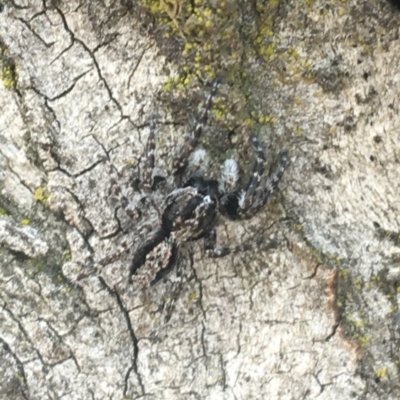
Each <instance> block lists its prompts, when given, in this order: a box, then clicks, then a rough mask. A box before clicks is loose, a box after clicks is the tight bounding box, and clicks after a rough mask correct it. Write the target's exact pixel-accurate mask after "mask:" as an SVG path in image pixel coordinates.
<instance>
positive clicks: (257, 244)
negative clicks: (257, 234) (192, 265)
mask: <svg viewBox="0 0 400 400" xmlns="http://www.w3.org/2000/svg"><path fill="white" fill-rule="evenodd" d="M277 244H278V243H277V242H276V241H275V240H269V241H267V242H266V241H265V240H264V239H258V240H255V241H252V242H245V243H242V244H238V245H235V246H231V247H228V246H217V245H216V243H215V247H214V248H208V249H207V247H206V254H207V256H208V257H212V258H218V257H224V256H227V255H229V254H237V253H241V252H243V251H249V250H254V249H261V250H269V249H274V248H276V247H277ZM210 245H211V242H208V243H207V244H206V246H210Z"/></svg>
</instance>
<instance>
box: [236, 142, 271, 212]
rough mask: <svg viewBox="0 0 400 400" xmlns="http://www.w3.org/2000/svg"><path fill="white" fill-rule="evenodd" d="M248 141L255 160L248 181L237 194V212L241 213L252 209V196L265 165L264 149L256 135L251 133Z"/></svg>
mask: <svg viewBox="0 0 400 400" xmlns="http://www.w3.org/2000/svg"><path fill="white" fill-rule="evenodd" d="M250 141H251V144H252V145H253V149H254V154H255V162H254V166H253V170H252V171H251V176H250V179H249V182H248V183H247V185H246V186H245V188H244V189H242V191H241V192H240V194H239V199H238V200H239V204H238V205H239V210H238V212H239V213H240V214H242V215H245V214H246V213H248V212H249V211H250V210H251V209H252V205H253V203H254V197H255V195H256V193H257V189H258V187H259V184H260V181H261V177H262V175H263V174H264V165H265V155H264V149H263V148H262V145H261V142H260V140H259V139H258V137H257V136H255V135H251V136H250Z"/></svg>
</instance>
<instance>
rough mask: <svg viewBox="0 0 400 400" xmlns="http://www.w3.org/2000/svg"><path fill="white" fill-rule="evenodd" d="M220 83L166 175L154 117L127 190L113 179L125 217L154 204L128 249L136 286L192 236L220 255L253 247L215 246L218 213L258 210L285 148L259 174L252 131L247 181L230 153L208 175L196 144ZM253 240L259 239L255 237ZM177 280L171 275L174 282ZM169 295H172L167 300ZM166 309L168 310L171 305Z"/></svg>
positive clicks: (150, 279) (158, 272)
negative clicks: (158, 170) (159, 162)
mask: <svg viewBox="0 0 400 400" xmlns="http://www.w3.org/2000/svg"><path fill="white" fill-rule="evenodd" d="M219 86H220V80H216V81H215V82H214V84H213V88H212V90H211V92H210V94H209V95H208V97H207V99H206V102H205V105H204V107H203V111H202V113H201V115H200V116H199V117H198V119H197V121H196V122H195V124H194V128H193V131H192V133H191V136H190V137H189V138H188V139H187V141H186V142H185V144H184V145H183V146H182V148H181V149H180V153H179V156H178V157H177V159H176V161H175V162H174V163H173V173H172V174H171V176H170V177H167V178H165V177H160V176H157V175H156V174H155V172H154V171H155V143H156V123H155V118H154V117H153V118H152V121H151V123H150V134H149V137H148V140H147V144H146V148H145V152H144V157H145V164H144V169H143V171H142V173H141V174H139V175H140V176H133V175H132V176H131V177H130V178H129V179H128V184H127V183H125V185H127V186H128V187H129V189H128V190H123V188H121V186H120V185H119V184H118V182H117V180H114V181H113V185H112V189H111V197H112V198H114V199H117V201H118V204H119V206H118V207H117V211H118V212H120V211H124V212H125V214H126V215H127V216H128V217H129V219H130V220H132V221H135V222H136V221H139V220H140V219H141V218H145V217H146V211H148V208H149V207H150V205H151V206H152V207H153V209H154V210H156V211H155V213H153V216H152V218H150V217H148V218H149V221H148V223H147V222H146V220H145V221H144V222H141V223H137V224H136V225H137V226H139V227H141V229H142V232H141V233H140V232H139V233H138V235H140V240H139V245H138V246H137V247H136V248H134V249H127V251H128V252H130V253H131V255H132V257H131V265H130V274H131V280H132V283H133V284H134V285H135V286H136V287H137V288H140V289H141V288H145V287H148V286H151V285H153V284H155V283H156V282H158V281H159V280H160V279H162V278H164V277H165V276H167V275H168V274H169V272H170V271H171V270H172V269H173V268H174V266H175V264H176V262H177V261H178V259H179V257H180V252H179V250H180V247H181V246H182V245H184V244H186V243H189V242H191V241H194V240H198V239H202V240H204V245H205V249H206V250H207V255H208V256H211V257H221V256H225V255H227V254H229V253H232V252H239V251H242V250H248V249H250V248H252V247H254V244H250V243H245V244H241V245H236V246H234V247H220V246H217V245H216V231H215V225H216V221H217V216H218V215H219V214H221V215H223V216H225V217H227V218H229V219H233V220H236V219H241V218H249V217H251V216H252V215H254V214H255V213H256V212H257V211H258V210H260V208H261V207H263V206H264V205H265V204H266V202H267V201H268V199H269V197H270V196H271V194H272V193H273V192H274V191H275V190H276V189H277V187H278V183H279V181H280V179H281V178H282V175H283V172H284V170H285V167H286V165H287V161H288V152H287V151H284V152H282V153H280V155H279V157H278V161H277V164H276V167H275V169H274V170H273V171H272V173H271V174H270V175H269V176H268V177H267V178H266V179H264V180H263V174H264V164H265V155H264V150H263V148H262V145H261V142H260V141H259V139H258V138H257V136H255V135H251V136H250V141H251V144H252V146H253V149H254V153H255V162H254V166H253V169H252V171H251V174H250V177H249V179H248V180H247V182H246V183H245V184H244V185H243V186H240V185H239V168H238V165H237V163H236V161H235V160H233V159H228V160H226V161H225V162H224V164H223V167H222V172H221V176H220V179H219V181H217V180H211V179H207V178H206V177H205V171H206V168H207V154H206V152H205V150H203V149H201V148H197V146H198V144H199V139H200V137H201V134H202V132H203V129H204V126H205V124H206V122H207V119H208V114H209V112H210V109H211V107H212V102H213V98H214V96H215V95H216V93H217V90H218V87H219ZM133 182H134V183H135V184H134V185H133ZM132 188H133V189H132ZM132 191H133V192H132ZM132 193H134V194H132ZM150 219H151V222H150ZM255 243H256V244H258V245H260V244H261V243H260V241H257V242H255ZM109 261H110V258H108V260H107V262H109ZM178 265H179V263H178ZM183 275H184V274H183V272H182V271H178V273H177V276H178V277H181V278H182V277H183ZM181 281H182V279H177V280H176V287H177V288H178V287H179V286H180V284H181ZM174 298H175V296H171V299H172V300H173V299H174ZM167 309H168V310H169V311H170V309H171V307H170V306H169V307H167Z"/></svg>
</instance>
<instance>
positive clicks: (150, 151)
mask: <svg viewBox="0 0 400 400" xmlns="http://www.w3.org/2000/svg"><path fill="white" fill-rule="evenodd" d="M156 132H157V122H156V115H155V114H153V115H152V116H151V120H150V133H149V137H148V139H147V143H146V148H145V151H144V155H145V157H146V161H145V164H144V169H143V179H142V185H143V187H145V188H146V189H148V190H150V189H152V188H153V171H154V165H155V150H156Z"/></svg>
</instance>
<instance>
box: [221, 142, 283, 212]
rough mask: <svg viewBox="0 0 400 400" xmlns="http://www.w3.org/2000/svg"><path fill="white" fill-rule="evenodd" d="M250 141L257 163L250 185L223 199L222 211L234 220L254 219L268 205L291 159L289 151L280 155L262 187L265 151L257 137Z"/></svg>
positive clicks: (249, 181)
mask: <svg viewBox="0 0 400 400" xmlns="http://www.w3.org/2000/svg"><path fill="white" fill-rule="evenodd" d="M250 140H251V143H252V145H253V149H254V153H255V163H254V166H253V169H252V172H251V175H250V178H249V180H248V183H247V184H246V185H245V186H244V188H243V189H242V190H240V191H235V192H231V193H228V194H226V195H225V198H223V208H222V211H223V213H224V214H226V215H227V216H228V217H230V218H232V219H237V218H249V217H252V216H253V215H254V214H256V213H257V212H258V211H259V210H260V208H262V207H263V206H264V205H265V204H266V203H267V201H268V199H269V198H270V196H271V195H272V194H273V193H274V192H275V191H276V190H277V189H278V184H279V182H280V180H281V179H282V176H283V173H284V172H285V169H286V166H287V163H288V159H289V152H288V151H286V150H285V151H283V152H282V153H280V155H279V158H278V161H277V163H276V166H275V168H274V169H273V170H272V173H271V174H270V176H269V177H268V179H267V180H266V182H265V184H261V185H260V183H261V178H262V176H263V174H264V164H265V154H264V149H263V147H262V145H261V142H260V140H259V139H258V137H257V136H255V135H252V136H251V137H250Z"/></svg>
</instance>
